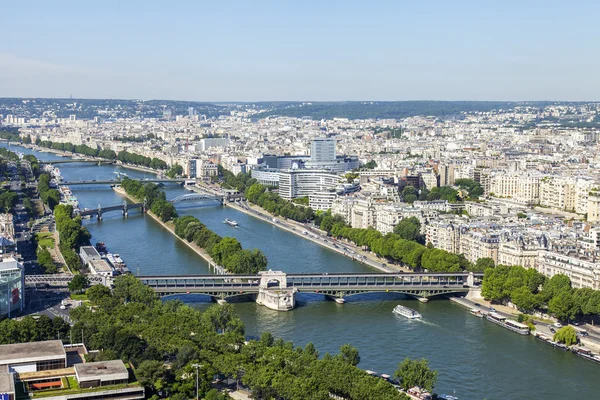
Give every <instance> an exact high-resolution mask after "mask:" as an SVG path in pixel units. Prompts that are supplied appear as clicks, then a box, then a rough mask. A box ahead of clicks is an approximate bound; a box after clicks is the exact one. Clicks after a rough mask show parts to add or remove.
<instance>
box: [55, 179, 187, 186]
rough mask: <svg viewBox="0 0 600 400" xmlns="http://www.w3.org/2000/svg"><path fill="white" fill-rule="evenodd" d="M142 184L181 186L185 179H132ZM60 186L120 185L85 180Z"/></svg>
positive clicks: (110, 181) (104, 180)
mask: <svg viewBox="0 0 600 400" xmlns="http://www.w3.org/2000/svg"><path fill="white" fill-rule="evenodd" d="M133 180H137V181H140V182H142V183H181V184H183V183H184V182H185V181H186V180H185V179H161V178H149V179H133ZM58 184H59V185H61V186H74V185H119V184H121V180H120V179H99V180H86V181H62V182H59V183H58Z"/></svg>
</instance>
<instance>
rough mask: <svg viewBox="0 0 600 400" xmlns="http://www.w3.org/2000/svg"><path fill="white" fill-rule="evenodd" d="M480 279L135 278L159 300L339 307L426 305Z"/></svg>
mask: <svg viewBox="0 0 600 400" xmlns="http://www.w3.org/2000/svg"><path fill="white" fill-rule="evenodd" d="M482 278H483V274H481V273H469V272H460V273H364V274H355V273H334V274H328V273H324V274H286V273H283V272H278V271H267V272H262V273H260V274H258V275H220V276H215V275H170V276H140V277H139V279H140V280H141V281H142V282H143V283H144V284H145V285H147V286H149V287H151V288H152V289H154V291H155V292H156V293H158V294H159V295H161V296H164V295H172V294H192V293H198V294H205V295H208V296H211V297H213V298H215V299H222V300H225V299H228V298H233V297H238V296H246V297H253V296H260V293H261V292H269V291H270V292H280V291H287V295H288V296H290V293H291V296H292V297H293V295H294V294H295V293H319V294H323V295H324V296H326V297H329V298H332V299H334V300H336V301H337V302H340V303H342V302H343V301H344V299H345V298H346V297H349V296H353V295H356V294H362V293H402V294H407V295H410V296H413V297H416V298H418V299H419V300H421V301H426V300H427V299H429V298H430V297H434V296H438V295H445V294H452V293H467V292H468V291H469V289H470V288H471V287H473V286H476V285H478V284H479V283H480V282H481V279H482ZM265 305H267V304H265ZM267 306H268V305H267ZM271 308H273V307H271ZM292 308H293V307H292ZM288 309H289V308H288Z"/></svg>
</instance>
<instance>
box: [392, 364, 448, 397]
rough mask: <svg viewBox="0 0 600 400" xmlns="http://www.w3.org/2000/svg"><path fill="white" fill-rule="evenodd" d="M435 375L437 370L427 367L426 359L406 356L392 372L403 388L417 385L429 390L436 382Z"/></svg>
mask: <svg viewBox="0 0 600 400" xmlns="http://www.w3.org/2000/svg"><path fill="white" fill-rule="evenodd" d="M437 375H438V373H437V371H435V370H431V369H430V368H429V364H428V362H427V360H425V359H420V360H411V359H410V358H408V357H407V358H405V359H404V361H402V362H401V363H400V364H398V369H397V370H396V372H395V373H394V376H395V377H396V378H398V380H399V381H400V386H401V387H402V388H403V389H409V388H412V387H414V386H418V387H420V388H422V389H426V390H427V391H429V392H432V391H433V388H434V386H435V383H436V382H437Z"/></svg>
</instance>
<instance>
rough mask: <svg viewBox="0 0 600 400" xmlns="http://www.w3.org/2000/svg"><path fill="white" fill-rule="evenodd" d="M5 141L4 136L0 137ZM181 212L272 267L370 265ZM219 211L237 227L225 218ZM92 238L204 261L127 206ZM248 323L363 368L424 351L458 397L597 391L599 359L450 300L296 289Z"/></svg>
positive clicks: (87, 196)
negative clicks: (293, 298)
mask: <svg viewBox="0 0 600 400" xmlns="http://www.w3.org/2000/svg"><path fill="white" fill-rule="evenodd" d="M2 146H6V144H5V143H4V144H2ZM11 149H12V150H13V151H21V152H23V153H32V154H35V155H36V156H37V157H38V158H40V159H42V160H52V159H61V160H62V159H65V158H62V157H59V156H55V155H52V154H49V153H39V152H35V151H33V150H30V149H26V148H22V147H18V146H11ZM59 168H60V170H61V172H62V175H63V176H64V177H65V179H66V180H79V179H96V180H98V179H103V178H111V177H114V174H113V173H114V172H115V171H116V170H120V171H123V172H126V173H127V174H128V175H129V176H130V177H132V178H145V177H150V176H151V175H150V174H148V173H145V172H140V171H136V170H131V169H127V168H119V167H117V166H113V165H103V166H95V165H89V164H82V163H74V164H64V165H60V166H59ZM71 189H72V190H73V192H74V193H75V194H76V196H77V197H78V199H79V202H80V206H81V207H82V208H83V207H88V208H95V207H97V205H98V204H100V205H102V206H110V205H116V204H120V203H122V202H123V197H122V196H120V195H118V194H117V193H115V192H114V191H112V189H110V188H109V187H108V186H107V185H105V186H101V185H94V186H72V187H71ZM166 192H167V197H168V198H173V197H175V196H177V195H180V194H182V193H184V192H185V191H184V189H182V188H181V187H178V186H167V187H166ZM178 212H179V213H180V215H194V216H196V217H197V218H198V219H200V220H201V221H202V222H203V223H204V224H206V225H207V226H208V227H209V228H210V229H212V230H214V231H215V232H217V233H218V234H220V235H222V236H234V237H236V238H237V239H238V240H239V241H240V242H241V243H242V245H243V246H244V248H252V247H256V248H259V249H261V250H262V251H263V252H264V253H265V254H266V256H267V257H268V259H269V267H270V268H271V269H274V270H275V269H277V270H283V271H286V272H340V271H344V272H366V271H371V270H370V269H368V268H367V267H365V266H363V265H361V264H359V263H357V262H355V261H352V260H350V259H348V258H345V257H343V256H342V255H339V254H337V253H334V252H332V251H329V250H326V249H323V248H322V247H320V246H318V245H316V244H314V243H312V242H310V241H308V240H304V239H302V238H300V237H298V236H296V235H292V234H291V233H288V232H285V231H283V230H281V229H279V228H277V227H276V226H274V225H271V224H269V223H266V222H263V221H261V220H258V219H256V218H253V217H250V216H248V215H246V214H244V213H241V212H238V211H236V210H233V209H230V208H227V207H221V206H215V205H214V203H211V202H203V203H198V204H191V205H181V206H178ZM225 217H228V218H231V219H235V220H236V221H238V222H239V224H240V227H239V228H233V227H230V226H228V225H225V224H223V222H222V221H223V219H224V218H225ZM84 224H85V226H86V227H87V228H88V229H89V231H90V233H91V234H92V240H93V242H94V243H95V242H96V241H103V242H105V243H106V246H107V247H108V248H109V250H110V251H111V252H113V253H119V254H120V255H121V256H122V258H123V259H124V260H125V261H126V262H127V263H128V265H129V267H130V268H131V270H132V272H134V273H135V272H136V271H137V270H138V269H139V273H140V274H141V275H149V274H192V273H195V274H202V273H208V266H207V264H206V262H204V261H203V260H202V259H201V258H200V257H198V256H197V255H196V254H195V253H194V252H193V251H191V250H190V249H189V248H188V247H187V246H185V245H184V244H183V243H181V242H180V241H179V240H178V239H176V238H175V237H173V236H172V235H171V234H170V233H169V232H167V231H166V230H165V229H164V228H162V227H161V226H160V225H159V224H157V223H156V222H155V221H154V220H152V218H149V217H147V216H144V215H142V214H140V213H139V212H138V211H132V212H130V214H129V216H128V217H127V218H123V217H122V216H121V214H120V213H119V212H113V213H107V214H105V215H104V216H103V220H102V221H101V222H97V221H96V220H95V219H92V220H85V222H84ZM180 298H181V299H182V300H184V301H186V302H188V303H189V304H191V305H192V306H194V307H199V308H205V307H207V306H208V304H209V303H208V301H207V300H206V299H205V298H204V297H203V296H198V295H188V296H181V297H180ZM399 303H400V304H404V305H407V306H409V307H411V308H414V309H416V310H418V311H419V312H420V313H421V314H422V315H423V320H421V321H419V320H407V319H406V318H403V317H400V316H396V315H395V314H392V309H393V308H394V306H395V305H396V304H399ZM235 307H236V309H237V311H238V313H239V314H240V316H241V318H242V320H243V321H244V323H245V324H246V332H247V335H249V336H251V337H257V336H260V334H261V332H264V331H270V332H272V333H273V335H274V336H275V337H282V338H284V339H285V340H289V341H292V342H294V343H295V344H297V345H301V346H304V345H305V344H306V343H308V342H312V343H314V344H315V346H316V347H317V349H318V350H319V351H320V352H321V354H324V353H325V352H330V353H336V352H337V351H338V349H339V347H340V346H341V345H342V344H344V343H350V344H352V345H353V346H356V347H357V348H358V350H359V352H360V356H361V363H360V365H359V366H360V367H361V368H363V369H370V370H374V371H377V372H380V373H389V374H392V373H393V372H394V371H395V369H396V367H397V364H398V363H399V362H401V361H402V360H403V359H404V358H405V357H411V358H420V357H424V358H426V359H428V360H429V363H430V366H432V367H433V368H435V369H437V370H438V371H439V379H438V383H437V386H436V392H438V393H448V394H453V395H455V396H457V397H459V398H460V399H461V400H463V399H484V398H486V399H538V398H547V399H558V398H560V399H563V398H564V399H588V398H589V399H592V398H597V396H598V393H599V392H600V381H599V380H598V379H597V376H598V373H599V372H600V365H597V364H594V363H591V362H589V361H586V360H583V359H581V358H579V357H576V356H575V355H573V354H570V353H567V352H563V351H560V350H557V349H555V348H553V347H552V346H549V345H546V344H544V343H541V342H540V341H537V340H535V339H534V338H533V337H531V336H527V337H523V336H521V335H518V334H515V333H512V332H510V331H508V330H506V329H504V328H501V327H499V326H497V325H494V324H492V323H490V322H489V321H486V320H483V319H479V318H475V317H473V316H471V315H470V314H469V313H468V310H466V309H465V308H463V307H461V306H459V305H457V304H454V303H451V302H450V301H447V300H432V301H430V302H429V303H427V304H422V303H419V302H418V301H416V300H412V299H408V298H405V297H403V296H401V295H395V294H390V295H361V296H354V297H350V298H347V302H346V304H343V305H340V304H337V303H335V302H332V301H324V299H323V297H322V296H320V295H300V296H299V297H298V308H296V309H295V310H293V311H290V312H276V311H272V310H269V309H267V308H265V307H261V306H258V305H256V304H255V303H235Z"/></svg>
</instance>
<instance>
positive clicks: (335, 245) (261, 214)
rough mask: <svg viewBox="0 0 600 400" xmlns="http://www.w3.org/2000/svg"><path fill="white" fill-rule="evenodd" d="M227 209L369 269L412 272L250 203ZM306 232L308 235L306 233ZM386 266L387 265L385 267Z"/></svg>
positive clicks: (231, 204) (194, 188)
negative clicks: (273, 214) (258, 220)
mask: <svg viewBox="0 0 600 400" xmlns="http://www.w3.org/2000/svg"><path fill="white" fill-rule="evenodd" d="M192 189H193V190H195V191H196V192H199V193H209V194H214V195H220V194H221V193H218V192H216V191H215V190H212V189H210V188H206V187H198V186H194V187H192ZM226 206H227V207H231V208H233V209H235V210H237V211H240V212H243V213H244V214H247V215H249V216H251V217H254V218H257V219H260V220H262V221H265V222H268V223H269V224H271V225H274V226H277V227H278V228H280V229H283V230H285V231H287V232H290V233H293V234H294V235H296V236H299V237H301V238H303V239H306V240H309V241H311V242H313V243H315V244H318V245H319V246H321V247H325V248H326V249H328V250H331V251H334V252H336V253H338V254H341V255H343V256H344V257H347V258H349V259H351V260H353V261H358V262H360V263H362V264H364V265H366V266H368V267H371V268H375V269H377V270H379V271H382V272H389V273H393V272H412V271H411V270H410V269H408V268H403V267H401V266H399V265H395V264H393V265H391V266H388V265H387V264H385V262H386V261H385V260H379V259H373V256H372V255H371V254H370V253H368V252H365V251H362V250H360V249H358V248H356V247H355V246H354V245H352V244H349V243H346V242H344V241H339V240H337V241H336V240H333V239H332V238H330V237H327V235H326V234H325V233H324V232H317V233H314V231H315V230H314V229H313V228H310V227H305V226H303V225H302V224H301V223H299V222H296V221H290V220H282V219H279V218H277V217H273V216H271V215H270V214H269V213H268V212H267V211H265V210H264V209H263V208H261V207H259V206H257V205H254V204H251V203H249V202H245V203H244V204H242V203H226ZM304 232H306V233H304ZM350 247H355V248H354V249H350ZM384 264H385V265H384Z"/></svg>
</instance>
